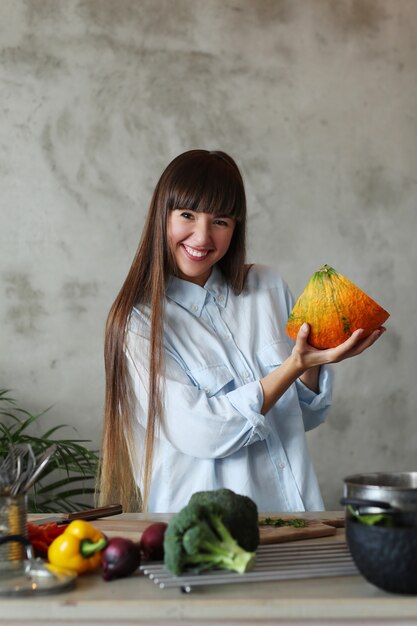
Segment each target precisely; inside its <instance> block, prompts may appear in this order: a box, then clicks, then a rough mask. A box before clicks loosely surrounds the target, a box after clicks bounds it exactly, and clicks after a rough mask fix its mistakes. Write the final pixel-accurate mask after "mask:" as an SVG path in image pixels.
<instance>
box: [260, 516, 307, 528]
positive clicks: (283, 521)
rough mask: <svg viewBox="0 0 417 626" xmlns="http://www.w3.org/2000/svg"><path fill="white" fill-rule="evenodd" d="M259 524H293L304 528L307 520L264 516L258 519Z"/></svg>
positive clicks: (295, 526)
mask: <svg viewBox="0 0 417 626" xmlns="http://www.w3.org/2000/svg"><path fill="white" fill-rule="evenodd" d="M259 526H294V528H305V527H306V526H307V522H306V520H305V519H299V518H295V519H282V517H277V518H273V517H264V518H263V519H261V520H259Z"/></svg>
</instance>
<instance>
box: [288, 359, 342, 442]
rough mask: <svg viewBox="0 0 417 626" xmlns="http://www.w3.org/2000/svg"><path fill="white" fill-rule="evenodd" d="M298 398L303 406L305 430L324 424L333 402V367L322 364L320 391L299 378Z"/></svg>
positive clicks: (297, 384) (297, 382) (297, 383)
mask: <svg viewBox="0 0 417 626" xmlns="http://www.w3.org/2000/svg"><path fill="white" fill-rule="evenodd" d="M296 386H297V392H298V399H299V402H300V406H301V411H302V415H303V421H304V428H305V430H312V429H313V428H316V427H317V426H319V425H320V424H322V423H323V422H324V421H325V419H326V417H327V414H328V412H329V410H330V406H331V402H332V386H333V369H332V368H331V366H329V365H322V366H321V369H320V376H319V393H315V392H314V391H312V390H311V389H309V388H308V387H306V385H304V383H303V382H302V381H301V380H300V379H298V380H297V381H296Z"/></svg>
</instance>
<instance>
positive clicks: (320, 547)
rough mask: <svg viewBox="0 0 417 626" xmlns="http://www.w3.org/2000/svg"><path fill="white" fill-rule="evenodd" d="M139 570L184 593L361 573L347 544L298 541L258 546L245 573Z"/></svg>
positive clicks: (161, 567)
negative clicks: (209, 587)
mask: <svg viewBox="0 0 417 626" xmlns="http://www.w3.org/2000/svg"><path fill="white" fill-rule="evenodd" d="M140 571H142V572H143V574H144V575H145V576H148V578H149V579H150V580H151V581H152V582H154V583H155V584H156V585H158V587H160V589H169V588H177V589H181V591H183V592H185V593H189V592H190V591H192V589H193V588H194V587H197V586H201V585H225V584H232V583H252V582H266V581H271V580H291V579H301V578H316V577H326V576H354V575H357V574H358V570H357V568H356V565H355V564H354V562H353V560H352V557H351V555H350V552H349V549H348V547H347V545H346V544H345V543H344V542H343V543H342V542H326V543H319V544H310V545H307V544H306V545H303V546H300V544H299V543H298V542H297V545H295V544H293V543H288V544H271V545H265V546H259V547H258V549H257V551H256V561H255V567H254V568H253V570H252V571H249V572H246V573H245V574H235V573H234V572H230V571H229V572H226V571H224V570H211V571H210V572H202V573H200V574H193V573H192V572H184V574H182V575H181V576H174V575H173V574H171V573H170V572H169V571H168V570H167V569H166V567H165V565H164V564H163V563H157V564H154V565H152V564H150V565H147V564H146V565H142V566H140Z"/></svg>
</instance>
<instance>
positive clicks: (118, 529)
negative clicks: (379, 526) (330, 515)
mask: <svg viewBox="0 0 417 626" xmlns="http://www.w3.org/2000/svg"><path fill="white" fill-rule="evenodd" d="M279 517H281V516H279ZM281 519H293V518H291V517H289V516H282V517H281ZM92 523H93V524H94V526H96V527H97V528H99V529H100V530H101V531H102V532H103V533H105V534H106V535H107V536H108V537H127V538H129V539H132V540H133V541H139V539H140V537H141V535H142V532H143V531H144V530H145V528H146V527H147V526H149V525H150V524H151V523H152V522H150V521H149V520H146V521H145V520H127V519H118V516H114V517H112V518H106V519H98V520H94V522H92ZM340 526H343V522H342V520H340V518H335V519H334V520H333V519H329V520H327V519H322V520H321V519H312V520H307V526H305V527H304V528H295V527H294V526H279V527H275V526H260V528H259V534H260V542H261V544H272V543H284V542H286V541H297V540H301V539H314V538H317V537H328V536H331V535H335V534H336V532H337V527H340Z"/></svg>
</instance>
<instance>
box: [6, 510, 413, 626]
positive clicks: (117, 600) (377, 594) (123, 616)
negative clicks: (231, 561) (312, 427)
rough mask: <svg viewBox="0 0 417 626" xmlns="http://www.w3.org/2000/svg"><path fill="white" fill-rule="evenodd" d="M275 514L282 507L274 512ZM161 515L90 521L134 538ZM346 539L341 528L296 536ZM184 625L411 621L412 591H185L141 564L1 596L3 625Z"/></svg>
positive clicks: (303, 587)
mask: <svg viewBox="0 0 417 626" xmlns="http://www.w3.org/2000/svg"><path fill="white" fill-rule="evenodd" d="M277 515H278V516H279V514H277ZM298 516H300V517H302V516H304V517H306V518H307V519H317V518H320V519H333V520H334V519H340V520H341V519H343V514H342V513H341V512H329V513H326V514H320V515H319V516H318V515H317V514H311V513H310V514H304V515H303V514H300V515H298V514H297V517H298ZM166 519H168V517H167V516H166V515H161V514H160V515H144V514H134V513H130V514H122V515H119V516H114V517H112V518H107V519H103V520H97V521H95V522H92V523H94V525H96V526H97V527H99V528H102V530H103V531H104V532H106V534H108V535H109V536H117V535H118V536H125V537H130V538H133V539H136V538H137V536H140V533H141V532H142V531H143V529H144V528H145V527H146V526H147V525H149V524H150V523H152V522H153V521H161V520H166ZM324 541H326V542H328V541H332V542H344V541H345V535H344V529H343V528H337V529H336V531H335V533H334V534H332V535H331V536H328V537H323V538H316V539H305V540H301V541H300V544H301V543H306V544H307V542H309V543H312V542H315V543H320V542H324ZM180 623H181V624H183V623H184V624H186V625H187V626H194V625H202V626H203V625H208V624H214V623H217V624H219V623H220V624H222V625H224V626H229V625H232V624H233V625H234V624H244V623H246V624H265V625H268V626H269V625H272V624H291V626H302V625H303V626H304V625H307V624H308V625H310V626H311V625H312V624H316V626H317V624H320V626H321V625H325V624H328V625H330V624H332V625H336V624H340V625H342V624H343V626H346V625H348V624H355V625H356V626H358V625H359V624H372V625H374V624H384V626H386V625H387V624H392V625H394V624H395V625H396V626H397V625H400V624H404V625H405V624H412V623H413V624H414V623H417V596H399V595H392V594H388V593H385V592H383V591H381V590H379V589H377V588H376V587H374V586H373V585H371V584H369V583H368V582H366V580H365V579H363V578H362V577H361V576H360V575H356V576H339V577H332V578H309V579H303V580H284V581H275V582H263V583H252V584H248V583H245V582H244V579H243V577H242V583H239V584H233V585H224V586H221V585H213V586H208V587H198V588H197V587H196V589H195V590H193V591H192V593H190V594H184V593H181V591H180V590H179V589H159V588H158V587H157V586H156V585H155V584H153V583H152V582H151V581H150V580H149V579H148V578H147V577H145V576H144V575H143V574H142V573H140V572H139V571H138V572H136V573H135V574H133V575H132V576H130V577H129V578H124V579H119V580H114V581H111V582H104V581H103V580H102V578H101V575H100V573H94V574H88V575H83V576H80V577H79V578H78V579H77V582H76V587H75V589H74V590H70V591H66V592H63V593H59V594H54V595H38V596H32V597H23V598H2V599H0V624H7V625H8V626H18V625H20V624H21V625H23V624H24V625H28V624H31V625H34V626H38V625H39V626H40V625H42V626H45V625H50V626H52V625H54V626H61V625H62V626H64V625H65V626H70V625H72V624H76V625H77V626H82V625H83V624H85V625H88V626H97V625H98V624H100V625H105V624H109V625H110V624H112V625H117V626H119V625H120V626H124V625H126V626H127V625H128V624H129V625H132V624H147V625H150V624H152V625H166V624H180Z"/></svg>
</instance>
